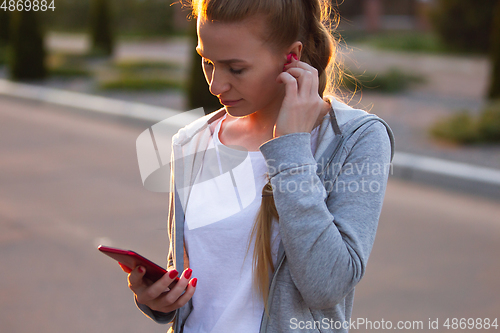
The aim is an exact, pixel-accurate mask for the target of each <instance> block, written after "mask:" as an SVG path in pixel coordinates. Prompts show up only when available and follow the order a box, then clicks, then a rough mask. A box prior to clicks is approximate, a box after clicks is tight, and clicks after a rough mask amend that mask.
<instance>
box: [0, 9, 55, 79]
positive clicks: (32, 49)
mask: <svg viewBox="0 0 500 333" xmlns="http://www.w3.org/2000/svg"><path fill="white" fill-rule="evenodd" d="M39 15H43V12H34V11H13V12H11V21H10V35H9V46H8V49H7V62H8V66H9V75H10V78H11V79H12V80H29V79H43V78H45V77H46V75H47V69H46V67H45V55H46V51H45V48H44V43H43V32H42V29H41V27H40V25H39V21H38V17H39Z"/></svg>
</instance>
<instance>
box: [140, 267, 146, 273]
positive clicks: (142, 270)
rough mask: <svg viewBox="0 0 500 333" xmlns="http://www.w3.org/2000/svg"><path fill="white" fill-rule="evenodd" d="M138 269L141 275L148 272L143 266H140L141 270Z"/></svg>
mask: <svg viewBox="0 0 500 333" xmlns="http://www.w3.org/2000/svg"><path fill="white" fill-rule="evenodd" d="M138 269H139V273H144V272H145V271H146V270H145V269H144V267H142V266H139V268H138Z"/></svg>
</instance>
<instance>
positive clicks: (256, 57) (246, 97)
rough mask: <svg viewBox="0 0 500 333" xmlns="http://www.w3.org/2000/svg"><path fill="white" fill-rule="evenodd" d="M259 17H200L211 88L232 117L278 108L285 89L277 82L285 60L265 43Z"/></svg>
mask: <svg viewBox="0 0 500 333" xmlns="http://www.w3.org/2000/svg"><path fill="white" fill-rule="evenodd" d="M262 27H263V21H262V19H259V18H253V19H247V20H245V21H242V22H237V23H221V22H210V21H208V20H206V19H203V18H198V27H197V29H198V46H197V48H196V50H197V51H198V53H199V54H200V55H201V57H202V61H203V71H204V73H205V78H206V80H207V82H208V84H209V85H210V92H211V93H212V94H213V95H215V96H217V97H218V98H219V100H220V102H221V104H223V105H224V106H225V109H226V111H227V112H228V113H229V114H230V115H231V116H233V117H242V116H246V115H249V114H251V113H254V112H255V111H263V112H266V113H268V112H272V113H276V114H277V112H278V111H279V108H280V106H281V103H282V100H283V97H284V93H285V89H284V85H283V84H278V83H276V78H277V76H278V75H279V74H280V73H281V71H282V69H283V64H284V63H285V62H286V54H285V53H283V54H278V53H277V52H273V51H271V50H270V48H269V47H268V46H266V45H264V43H263V41H262V40H261V38H259V34H258V32H259V31H261V30H259V29H262Z"/></svg>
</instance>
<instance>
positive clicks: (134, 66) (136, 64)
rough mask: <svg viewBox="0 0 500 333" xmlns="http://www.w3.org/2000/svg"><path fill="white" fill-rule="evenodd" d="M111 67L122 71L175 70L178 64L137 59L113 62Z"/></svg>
mask: <svg viewBox="0 0 500 333" xmlns="http://www.w3.org/2000/svg"><path fill="white" fill-rule="evenodd" d="M113 67H114V68H116V69H119V70H124V71H141V70H157V69H158V70H177V69H180V67H179V65H177V64H175V63H171V62H165V61H137V60H123V61H120V62H116V63H113Z"/></svg>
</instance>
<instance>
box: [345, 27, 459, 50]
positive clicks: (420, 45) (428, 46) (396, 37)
mask: <svg viewBox="0 0 500 333" xmlns="http://www.w3.org/2000/svg"><path fill="white" fill-rule="evenodd" d="M341 36H342V37H343V38H344V40H345V41H346V43H347V45H348V46H349V43H361V44H367V45H369V46H372V47H375V48H378V49H384V50H392V51H404V52H421V53H437V54H456V53H463V52H460V51H457V50H454V49H453V48H451V47H449V46H447V45H446V44H445V43H443V42H442V41H441V40H440V38H439V37H438V36H437V35H436V34H435V33H432V32H417V31H387V32H380V33H376V34H368V33H359V32H355V33H354V32H346V33H345V34H342V33H341Z"/></svg>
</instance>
